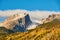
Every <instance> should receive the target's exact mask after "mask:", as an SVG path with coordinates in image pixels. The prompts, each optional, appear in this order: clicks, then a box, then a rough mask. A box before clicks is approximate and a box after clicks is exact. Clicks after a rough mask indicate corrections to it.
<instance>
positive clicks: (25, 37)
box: [0, 19, 60, 40]
mask: <svg viewBox="0 0 60 40" xmlns="http://www.w3.org/2000/svg"><path fill="white" fill-rule="evenodd" d="M0 35H1V36H0V40H60V20H57V19H55V20H53V21H51V22H48V23H45V24H41V25H38V27H36V28H35V29H32V30H27V31H26V32H17V33H11V34H7V35H5V34H0Z"/></svg>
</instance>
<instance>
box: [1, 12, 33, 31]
mask: <svg viewBox="0 0 60 40" xmlns="http://www.w3.org/2000/svg"><path fill="white" fill-rule="evenodd" d="M31 23H32V22H31V20H30V17H29V15H28V14H26V13H22V14H16V15H13V16H11V17H9V18H8V19H7V20H5V21H4V22H3V23H1V24H0V25H1V26H3V27H5V28H7V29H9V30H12V31H14V32H17V31H25V30H26V28H27V27H28V25H30V24H31Z"/></svg>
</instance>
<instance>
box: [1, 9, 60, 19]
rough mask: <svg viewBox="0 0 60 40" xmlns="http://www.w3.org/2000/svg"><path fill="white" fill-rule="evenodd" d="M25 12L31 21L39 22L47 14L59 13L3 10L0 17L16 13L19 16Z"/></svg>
mask: <svg viewBox="0 0 60 40" xmlns="http://www.w3.org/2000/svg"><path fill="white" fill-rule="evenodd" d="M25 12H26V13H28V14H29V15H30V18H31V20H40V19H42V18H45V17H47V16H48V15H49V14H59V13H60V12H54V11H39V10H35V11H29V10H20V9H16V10H5V11H2V10H0V17H8V16H11V15H14V14H17V13H18V14H20V13H25Z"/></svg>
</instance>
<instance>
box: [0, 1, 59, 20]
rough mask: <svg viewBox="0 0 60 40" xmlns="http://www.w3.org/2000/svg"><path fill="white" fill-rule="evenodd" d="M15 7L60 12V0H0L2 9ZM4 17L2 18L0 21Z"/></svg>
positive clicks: (0, 8)
mask: <svg viewBox="0 0 60 40" xmlns="http://www.w3.org/2000/svg"><path fill="white" fill-rule="evenodd" d="M14 9H15V10H16V9H25V10H42V11H59V12H60V0H0V10H14ZM4 19H5V18H0V21H2V20H4Z"/></svg>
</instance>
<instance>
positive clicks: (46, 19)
mask: <svg viewBox="0 0 60 40" xmlns="http://www.w3.org/2000/svg"><path fill="white" fill-rule="evenodd" d="M54 19H60V14H52V15H49V16H48V17H47V18H45V19H43V20H41V22H42V24H43V23H47V22H51V21H53V20H54Z"/></svg>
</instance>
